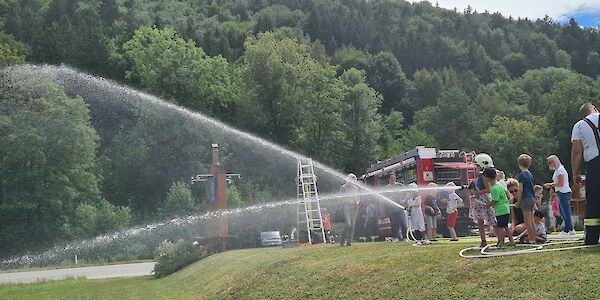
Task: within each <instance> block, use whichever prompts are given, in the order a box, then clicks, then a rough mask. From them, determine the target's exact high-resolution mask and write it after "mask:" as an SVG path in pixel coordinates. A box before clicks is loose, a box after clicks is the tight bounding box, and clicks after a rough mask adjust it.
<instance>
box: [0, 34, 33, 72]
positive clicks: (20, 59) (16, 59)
mask: <svg viewBox="0 0 600 300" xmlns="http://www.w3.org/2000/svg"><path fill="white" fill-rule="evenodd" d="M29 53H30V52H29V48H28V47H27V46H26V45H25V44H23V43H21V42H18V41H17V40H15V38H14V37H12V36H11V35H9V34H6V33H4V32H2V31H0V67H2V66H7V65H13V64H20V63H24V62H25V58H26V56H27V55H28V54H29Z"/></svg>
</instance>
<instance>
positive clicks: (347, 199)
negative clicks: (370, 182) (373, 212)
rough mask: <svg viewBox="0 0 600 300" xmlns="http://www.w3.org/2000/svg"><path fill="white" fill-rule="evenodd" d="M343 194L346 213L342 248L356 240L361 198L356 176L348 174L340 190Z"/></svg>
mask: <svg viewBox="0 0 600 300" xmlns="http://www.w3.org/2000/svg"><path fill="white" fill-rule="evenodd" d="M340 193H341V194H342V196H343V197H342V200H341V202H342V210H343V212H344V219H345V222H344V231H342V237H341V238H340V246H344V245H345V246H350V245H352V241H353V240H354V227H355V225H356V215H357V214H358V206H359V205H360V198H359V197H358V182H357V180H356V175H354V174H352V173H351V174H348V178H347V179H346V183H344V185H342V187H341V188H340Z"/></svg>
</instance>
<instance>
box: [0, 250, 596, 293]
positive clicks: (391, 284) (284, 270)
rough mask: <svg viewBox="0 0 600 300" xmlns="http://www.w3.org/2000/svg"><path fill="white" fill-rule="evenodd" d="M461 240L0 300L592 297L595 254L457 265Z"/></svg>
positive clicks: (91, 283) (92, 284) (230, 260)
mask: <svg viewBox="0 0 600 300" xmlns="http://www.w3.org/2000/svg"><path fill="white" fill-rule="evenodd" d="M469 245H470V244H465V243H460V244H451V243H440V244H436V245H430V246H422V247H413V246H412V245H411V244H407V243H406V244H402V243H398V244H394V243H368V244H355V245H353V246H352V247H343V248H342V247H339V246H332V245H320V246H312V247H301V248H292V249H279V248H270V249H247V250H236V251H229V252H225V253H221V254H218V255H214V256H211V257H208V258H206V259H204V260H202V261H200V262H198V263H196V264H194V265H192V266H189V267H187V268H185V269H183V270H182V271H180V272H178V273H175V274H173V275H171V276H168V277H166V278H162V279H153V278H151V277H138V278H130V279H110V280H83V279H73V280H65V281H56V282H41V283H34V284H20V285H4V286H0V299H122V298H126V299H228V298H229V299H232V298H237V299H298V298H315V299H316V298H341V299H390V298H396V299H404V298H406V299H440V298H471V299H473V298H476V299H481V298H488V299H493V298H522V299H531V298H533V299H555V298H563V299H591V298H599V297H600V284H599V283H600V249H598V248H595V249H585V250H572V251H563V252H551V253H540V254H527V255H520V256H513V257H498V258H491V259H477V260H475V259H471V260H467V259H463V258H460V257H459V256H458V251H459V250H460V249H462V248H465V247H467V246H469Z"/></svg>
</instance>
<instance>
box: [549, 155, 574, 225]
mask: <svg viewBox="0 0 600 300" xmlns="http://www.w3.org/2000/svg"><path fill="white" fill-rule="evenodd" d="M547 161H548V167H549V168H550V170H553V171H554V175H552V182H548V183H546V184H544V187H545V188H547V189H552V188H554V191H556V194H557V195H558V207H559V210H560V214H561V216H562V218H563V220H564V221H565V227H564V229H563V231H562V232H561V233H560V235H561V236H566V235H574V234H575V230H573V222H572V221H571V188H570V187H569V174H568V173H567V170H566V169H565V167H564V166H563V165H562V164H561V163H560V159H558V156H556V155H550V156H548V158H547Z"/></svg>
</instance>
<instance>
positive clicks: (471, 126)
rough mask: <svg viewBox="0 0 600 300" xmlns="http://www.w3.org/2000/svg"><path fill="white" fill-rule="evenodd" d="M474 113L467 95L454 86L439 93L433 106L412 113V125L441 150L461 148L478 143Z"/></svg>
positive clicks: (475, 114)
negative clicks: (428, 135) (413, 118)
mask: <svg viewBox="0 0 600 300" xmlns="http://www.w3.org/2000/svg"><path fill="white" fill-rule="evenodd" d="M477 122H478V120H477V111H476V110H475V108H474V107H473V102H472V100H471V99H470V98H469V96H468V95H467V94H466V93H465V92H463V91H462V90H461V89H459V88H457V87H452V88H449V89H448V90H446V91H444V92H443V93H442V96H441V97H440V100H439V101H438V104H437V105H436V106H429V107H426V108H424V109H422V110H420V111H418V112H417V113H416V114H415V125H416V126H417V127H418V128H419V129H421V130H423V131H425V132H427V133H429V134H430V135H432V136H433V137H434V138H435V139H436V140H437V141H438V142H439V144H440V146H441V147H442V148H450V149H463V148H468V147H474V146H476V142H477V141H478V140H479V136H478V132H477V130H476V128H477Z"/></svg>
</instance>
